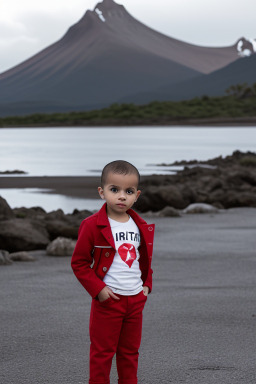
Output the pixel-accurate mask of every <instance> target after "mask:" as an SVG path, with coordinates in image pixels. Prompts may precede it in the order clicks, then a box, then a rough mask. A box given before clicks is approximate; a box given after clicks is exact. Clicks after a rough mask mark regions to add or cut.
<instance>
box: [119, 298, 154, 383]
mask: <svg viewBox="0 0 256 384" xmlns="http://www.w3.org/2000/svg"><path fill="white" fill-rule="evenodd" d="M127 300H128V303H127V304H128V305H127V313H126V315H125V318H124V320H123V324H122V328H121V331H120V336H119V340H118V346H117V351H116V364H117V371H118V377H119V380H118V383H119V384H137V382H138V380H137V370H138V357H139V347H140V343H141V335H142V311H143V308H144V306H145V302H146V300H147V298H146V296H144V294H143V292H140V293H139V294H138V295H134V296H129V297H127Z"/></svg>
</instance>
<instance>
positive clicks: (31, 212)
mask: <svg viewBox="0 0 256 384" xmlns="http://www.w3.org/2000/svg"><path fill="white" fill-rule="evenodd" d="M13 213H14V215H15V216H16V217H17V218H18V219H36V220H44V219H45V217H46V212H45V210H44V209H43V208H41V207H32V208H25V207H21V208H14V209H13Z"/></svg>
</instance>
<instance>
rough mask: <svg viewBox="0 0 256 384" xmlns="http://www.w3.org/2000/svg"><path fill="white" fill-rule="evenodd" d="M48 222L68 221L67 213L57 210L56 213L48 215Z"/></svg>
mask: <svg viewBox="0 0 256 384" xmlns="http://www.w3.org/2000/svg"><path fill="white" fill-rule="evenodd" d="M46 220H61V221H66V220H67V219H66V216H65V213H64V212H63V210H62V209H57V210H56V211H51V212H49V213H47V215H46Z"/></svg>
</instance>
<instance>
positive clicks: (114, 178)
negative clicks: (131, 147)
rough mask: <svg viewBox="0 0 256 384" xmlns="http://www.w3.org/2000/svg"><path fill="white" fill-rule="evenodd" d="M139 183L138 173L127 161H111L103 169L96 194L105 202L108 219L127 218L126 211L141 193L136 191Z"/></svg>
mask: <svg viewBox="0 0 256 384" xmlns="http://www.w3.org/2000/svg"><path fill="white" fill-rule="evenodd" d="M139 181H140V174H139V171H138V170H137V168H135V167H134V166H133V165H132V164H130V163H128V162H127V161H124V160H116V161H112V162H111V163H109V164H107V165H106V166H105V167H104V168H103V171H102V175H101V187H99V188H98V192H99V195H100V197H101V198H102V199H104V200H106V203H107V213H108V216H109V217H111V218H113V219H117V220H119V219H120V220H122V219H125V218H126V217H127V214H126V211H127V210H128V209H129V208H131V207H132V206H133V204H134V203H135V201H137V199H138V197H139V195H140V193H141V192H140V191H139V190H138V185H139Z"/></svg>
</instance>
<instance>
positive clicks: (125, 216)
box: [107, 209, 130, 223]
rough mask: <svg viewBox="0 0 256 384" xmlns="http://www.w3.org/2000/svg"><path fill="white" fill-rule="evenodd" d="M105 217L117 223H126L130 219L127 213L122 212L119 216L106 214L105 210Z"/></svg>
mask: <svg viewBox="0 0 256 384" xmlns="http://www.w3.org/2000/svg"><path fill="white" fill-rule="evenodd" d="M107 215H108V217H109V218H110V219H112V220H115V221H119V223H127V221H129V219H130V216H129V215H128V213H127V212H124V213H123V214H121V215H116V214H115V213H113V212H108V209H107Z"/></svg>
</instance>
